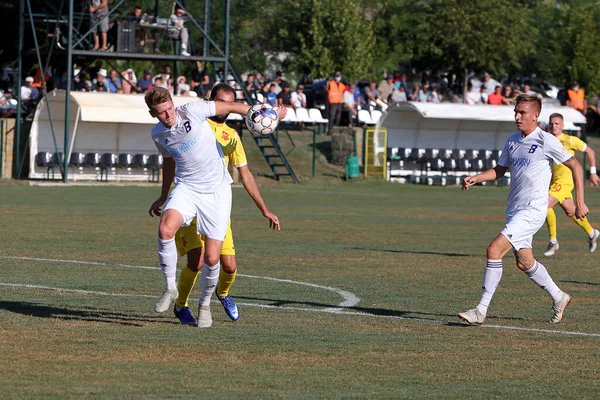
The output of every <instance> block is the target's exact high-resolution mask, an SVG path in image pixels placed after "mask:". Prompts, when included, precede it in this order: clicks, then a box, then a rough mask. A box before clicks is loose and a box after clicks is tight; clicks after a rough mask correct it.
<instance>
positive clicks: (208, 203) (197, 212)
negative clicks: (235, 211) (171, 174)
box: [164, 183, 231, 241]
mask: <svg viewBox="0 0 600 400" xmlns="http://www.w3.org/2000/svg"><path fill="white" fill-rule="evenodd" d="M170 209H173V210H177V211H178V212H179V213H180V214H181V215H182V216H183V226H188V225H190V223H191V222H192V220H193V219H194V217H197V222H196V230H197V232H198V234H199V235H206V237H208V238H211V239H215V240H221V241H223V240H225V235H226V234H227V227H228V226H229V218H230V217H231V185H229V184H224V185H222V186H221V187H220V188H219V189H218V190H217V191H216V192H214V193H198V192H196V191H194V190H193V188H191V187H189V186H186V185H185V184H183V183H179V184H178V185H177V186H175V189H173V190H172V191H171V194H170V195H169V199H168V200H167V205H166V206H165V208H164V210H165V211H166V210H170Z"/></svg>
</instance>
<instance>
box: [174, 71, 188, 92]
mask: <svg viewBox="0 0 600 400" xmlns="http://www.w3.org/2000/svg"><path fill="white" fill-rule="evenodd" d="M186 82H187V79H186V78H185V76H183V75H182V76H180V77H179V78H177V91H176V93H175V94H176V95H177V96H189V95H190V93H189V92H190V85H188V84H187V83H186Z"/></svg>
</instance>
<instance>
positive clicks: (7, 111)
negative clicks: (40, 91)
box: [0, 94, 17, 118]
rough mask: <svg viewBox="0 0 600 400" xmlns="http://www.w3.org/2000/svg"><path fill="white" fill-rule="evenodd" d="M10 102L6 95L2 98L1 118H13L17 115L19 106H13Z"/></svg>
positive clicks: (0, 103)
mask: <svg viewBox="0 0 600 400" xmlns="http://www.w3.org/2000/svg"><path fill="white" fill-rule="evenodd" d="M8 100H9V99H7V98H6V96H4V94H3V95H2V97H0V117H2V118H6V117H12V116H14V115H15V114H16V113H17V106H15V105H12V104H11V103H10V102H9V101H8Z"/></svg>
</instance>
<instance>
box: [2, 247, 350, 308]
mask: <svg viewBox="0 0 600 400" xmlns="http://www.w3.org/2000/svg"><path fill="white" fill-rule="evenodd" d="M0 258H4V259H13V260H24V261H42V262H55V263H68V264H84V265H98V266H104V267H111V266H117V267H123V268H135V269H152V270H160V268H159V267H148V266H144V265H129V264H108V263H103V262H94V261H77V260H57V259H48V258H36V257H11V256H0ZM237 276H240V277H244V278H250V279H264V280H268V281H274V282H281V283H290V284H293V285H302V286H309V287H312V288H315V289H323V290H327V291H330V292H334V293H336V294H338V295H340V296H341V297H342V299H343V301H342V302H341V303H340V304H338V305H337V306H335V307H331V308H327V309H326V310H328V311H338V310H340V309H344V308H349V307H354V306H356V305H357V304H358V303H359V302H360V298H359V297H358V296H356V295H355V294H354V293H350V292H348V291H345V290H341V289H338V288H334V287H330V286H323V285H317V284H315V283H309V282H299V281H292V280H290V279H279V278H271V277H267V276H257V275H245V274H237Z"/></svg>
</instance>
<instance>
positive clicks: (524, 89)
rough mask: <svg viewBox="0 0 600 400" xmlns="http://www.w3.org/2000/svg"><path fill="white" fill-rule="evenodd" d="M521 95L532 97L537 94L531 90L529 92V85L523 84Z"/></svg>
mask: <svg viewBox="0 0 600 400" xmlns="http://www.w3.org/2000/svg"><path fill="white" fill-rule="evenodd" d="M523 93H525V94H531V95H534V96H537V95H538V93H537V92H534V91H533V90H531V85H529V83H524V84H523Z"/></svg>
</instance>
